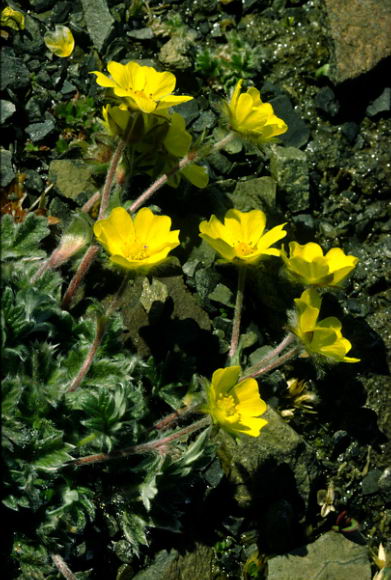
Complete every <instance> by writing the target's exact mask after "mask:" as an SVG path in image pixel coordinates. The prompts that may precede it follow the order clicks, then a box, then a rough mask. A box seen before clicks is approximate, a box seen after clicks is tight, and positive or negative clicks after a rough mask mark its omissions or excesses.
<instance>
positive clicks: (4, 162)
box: [0, 149, 15, 187]
mask: <svg viewBox="0 0 391 580" xmlns="http://www.w3.org/2000/svg"><path fill="white" fill-rule="evenodd" d="M0 166H1V172H0V185H1V187H7V185H9V184H10V183H11V181H12V180H13V179H14V177H15V171H14V170H13V167H12V154H11V152H10V151H7V150H6V149H0Z"/></svg>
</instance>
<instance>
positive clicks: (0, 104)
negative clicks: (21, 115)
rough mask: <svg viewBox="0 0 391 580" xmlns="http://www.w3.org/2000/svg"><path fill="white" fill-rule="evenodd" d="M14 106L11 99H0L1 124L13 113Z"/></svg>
mask: <svg viewBox="0 0 391 580" xmlns="http://www.w3.org/2000/svg"><path fill="white" fill-rule="evenodd" d="M15 111H16V107H15V105H14V104H13V103H11V101H5V100H4V99H0V123H1V124H3V123H5V122H6V120H7V119H9V118H10V117H12V115H13V114H14V113H15Z"/></svg>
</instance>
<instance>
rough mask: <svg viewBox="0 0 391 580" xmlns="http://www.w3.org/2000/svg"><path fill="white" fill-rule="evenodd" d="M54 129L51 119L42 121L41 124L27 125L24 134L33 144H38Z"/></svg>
mask: <svg viewBox="0 0 391 580" xmlns="http://www.w3.org/2000/svg"><path fill="white" fill-rule="evenodd" d="M54 129H55V125H54V122H53V121H52V120H51V119H47V120H46V121H43V123H31V124H30V125H27V127H26V133H27V134H28V135H29V137H30V139H31V141H32V142H33V143H38V142H39V141H42V140H43V139H45V137H47V136H48V135H50V134H51V133H53V131H54Z"/></svg>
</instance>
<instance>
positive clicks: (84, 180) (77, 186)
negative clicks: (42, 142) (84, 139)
mask: <svg viewBox="0 0 391 580" xmlns="http://www.w3.org/2000/svg"><path fill="white" fill-rule="evenodd" d="M92 172H93V169H92V167H90V166H89V165H87V164H86V163H83V162H82V161H78V160H74V159H57V160H55V161H52V162H51V163H50V166H49V178H50V180H51V181H53V183H54V184H55V186H56V188H57V190H58V191H59V192H60V193H61V194H62V195H63V196H65V197H68V198H70V199H74V200H78V201H79V202H80V203H84V202H85V201H86V200H87V198H88V196H90V195H92V194H93V193H94V191H95V190H96V187H95V185H94V184H93V183H92V180H91V175H92ZM82 194H84V195H82ZM79 196H80V199H78V198H79Z"/></svg>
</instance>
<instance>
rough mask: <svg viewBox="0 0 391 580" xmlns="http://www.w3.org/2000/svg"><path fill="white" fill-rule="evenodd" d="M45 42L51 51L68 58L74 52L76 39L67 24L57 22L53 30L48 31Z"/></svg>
mask: <svg viewBox="0 0 391 580" xmlns="http://www.w3.org/2000/svg"><path fill="white" fill-rule="evenodd" d="M44 42H45V44H46V46H47V47H48V49H49V50H50V52H52V53H53V54H55V55H56V56H59V57H61V58H67V57H68V56H70V55H71V54H72V52H73V49H74V47H75V39H74V38H73V34H72V32H71V31H70V29H69V28H68V27H67V26H63V25H62V24H57V25H56V27H55V29H54V31H53V32H47V33H46V34H45V36H44Z"/></svg>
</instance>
